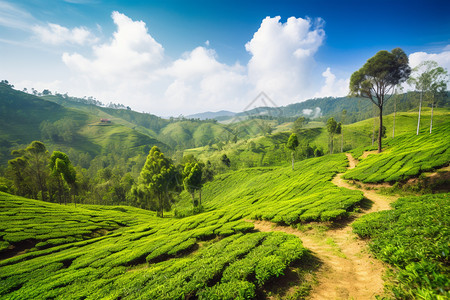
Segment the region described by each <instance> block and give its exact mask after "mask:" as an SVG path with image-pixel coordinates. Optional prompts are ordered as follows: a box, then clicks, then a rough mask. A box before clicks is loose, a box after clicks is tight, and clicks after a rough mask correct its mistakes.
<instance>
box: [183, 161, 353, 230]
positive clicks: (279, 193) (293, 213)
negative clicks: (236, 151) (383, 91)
mask: <svg viewBox="0 0 450 300" xmlns="http://www.w3.org/2000/svg"><path fill="white" fill-rule="evenodd" d="M346 166H347V159H346V157H345V155H343V154H339V155H328V156H322V157H318V158H312V159H306V160H303V161H302V162H301V163H299V167H298V169H296V171H295V172H292V171H291V170H289V169H290V167H287V166H283V167H267V168H261V167H260V168H250V169H241V170H238V171H232V172H228V173H225V174H219V175H216V176H215V179H214V181H212V182H208V183H206V184H205V185H204V186H203V189H202V193H203V196H204V199H207V200H205V201H204V203H203V206H204V208H205V210H206V211H210V210H217V209H226V210H227V211H228V213H229V214H231V215H234V216H235V217H236V218H240V217H246V216H250V217H251V218H253V219H264V220H271V221H273V222H277V223H281V224H295V223H299V222H310V221H321V220H322V219H326V220H336V219H340V218H343V217H345V216H346V214H347V211H350V210H351V209H352V207H353V206H354V205H356V204H357V203H358V202H359V201H361V200H362V194H361V192H358V191H349V190H345V192H343V189H341V188H339V187H337V186H335V185H334V184H332V183H331V182H330V180H331V179H332V177H333V176H334V175H335V174H336V173H338V172H343V171H345V167H346ZM181 196H182V201H181V202H180V203H179V204H177V209H178V208H180V212H181V207H180V206H181V205H182V204H183V202H190V197H189V195H187V194H184V193H182V194H181ZM178 205H180V206H178Z"/></svg>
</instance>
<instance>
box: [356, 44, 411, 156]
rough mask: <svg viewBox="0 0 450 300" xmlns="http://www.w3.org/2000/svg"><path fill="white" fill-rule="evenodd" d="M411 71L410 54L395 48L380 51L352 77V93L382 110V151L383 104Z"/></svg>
mask: <svg viewBox="0 0 450 300" xmlns="http://www.w3.org/2000/svg"><path fill="white" fill-rule="evenodd" d="M410 73H411V68H410V67H409V64H408V56H407V55H406V54H405V52H403V50H402V49H400V48H395V49H393V50H392V51H391V52H388V51H386V50H382V51H379V52H378V53H377V54H375V55H374V56H373V57H371V58H369V59H368V60H367V62H366V63H365V64H364V65H363V66H362V68H361V69H359V70H358V71H355V72H354V73H353V74H352V76H351V78H350V95H351V96H358V97H363V98H368V99H370V101H372V102H373V103H374V104H375V105H376V106H377V107H378V109H379V111H380V126H379V128H380V130H379V132H380V134H379V135H378V152H381V146H382V145H381V137H382V136H381V128H382V126H383V106H384V104H385V102H386V101H387V100H388V99H389V97H390V95H392V94H393V90H394V88H395V86H396V85H397V84H399V83H402V82H404V81H406V80H407V79H408V77H409V75H410Z"/></svg>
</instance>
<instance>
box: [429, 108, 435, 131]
mask: <svg viewBox="0 0 450 300" xmlns="http://www.w3.org/2000/svg"><path fill="white" fill-rule="evenodd" d="M433 108H434V103H431V121H430V134H431V129H433Z"/></svg>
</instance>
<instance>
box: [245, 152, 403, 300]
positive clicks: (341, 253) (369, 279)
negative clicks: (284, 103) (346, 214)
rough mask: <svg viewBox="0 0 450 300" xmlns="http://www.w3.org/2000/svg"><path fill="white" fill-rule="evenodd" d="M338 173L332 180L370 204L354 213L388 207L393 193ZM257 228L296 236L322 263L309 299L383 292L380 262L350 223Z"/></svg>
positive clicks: (372, 295)
mask: <svg viewBox="0 0 450 300" xmlns="http://www.w3.org/2000/svg"><path fill="white" fill-rule="evenodd" d="M346 155H347V158H348V160H349V169H351V168H354V167H355V166H356V164H357V160H355V159H354V158H353V157H352V156H351V154H348V153H346ZM341 176H342V174H337V175H336V176H335V177H334V178H333V180H332V182H333V183H334V184H335V185H337V186H340V187H345V188H348V189H352V190H361V191H362V192H363V193H364V197H365V198H366V199H368V200H369V201H368V202H372V205H371V206H370V208H368V209H366V210H363V211H362V212H361V213H359V214H358V215H357V216H356V218H357V217H360V216H362V215H364V214H368V213H371V212H375V211H381V210H387V209H390V206H389V203H390V202H391V201H393V200H395V199H396V197H392V196H384V195H380V194H377V193H376V192H375V191H373V190H365V189H359V188H356V187H355V186H353V185H350V184H349V183H347V182H346V181H344V180H343V179H342V178H341ZM253 223H254V224H255V229H257V230H259V231H282V232H286V233H290V234H294V235H296V236H298V237H299V238H300V239H301V240H302V242H303V245H304V246H305V247H306V248H308V249H309V250H311V251H312V253H313V255H314V256H316V257H317V258H318V259H319V260H320V262H321V266H320V268H319V270H318V273H317V284H316V285H315V286H314V287H313V290H312V291H311V293H310V299H374V298H375V296H376V295H380V294H382V293H383V284H384V282H383V279H382V275H383V272H384V270H385V267H384V266H383V263H382V262H381V261H379V260H376V259H374V258H373V257H372V256H371V254H370V253H369V250H368V247H367V244H366V242H365V241H363V240H360V239H358V238H357V236H356V235H355V234H354V233H353V232H352V227H351V223H352V222H350V223H346V224H341V226H338V227H337V228H332V229H329V230H326V231H325V230H320V226H316V228H314V226H311V227H313V228H312V229H310V230H307V231H300V230H297V229H294V228H292V227H286V226H277V225H276V224H275V223H272V222H269V221H253Z"/></svg>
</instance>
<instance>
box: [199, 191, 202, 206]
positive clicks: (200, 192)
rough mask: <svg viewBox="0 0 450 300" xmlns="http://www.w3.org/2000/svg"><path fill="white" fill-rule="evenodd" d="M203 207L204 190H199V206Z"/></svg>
mask: <svg viewBox="0 0 450 300" xmlns="http://www.w3.org/2000/svg"><path fill="white" fill-rule="evenodd" d="M201 205H202V189H199V190H198V206H201Z"/></svg>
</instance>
